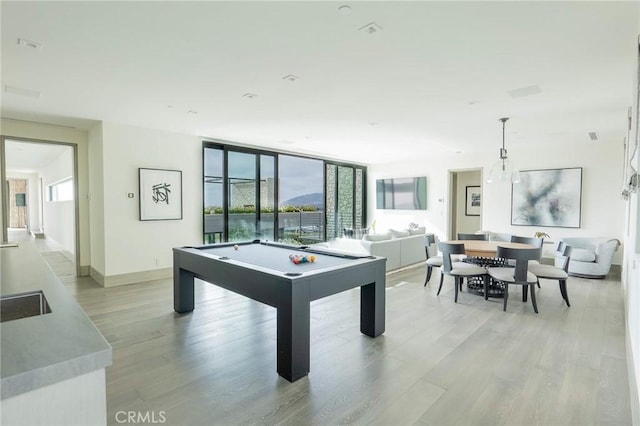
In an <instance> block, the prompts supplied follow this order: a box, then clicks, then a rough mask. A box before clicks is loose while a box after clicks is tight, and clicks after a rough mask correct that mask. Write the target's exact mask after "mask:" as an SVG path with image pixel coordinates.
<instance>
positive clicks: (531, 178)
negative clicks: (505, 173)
mask: <svg viewBox="0 0 640 426" xmlns="http://www.w3.org/2000/svg"><path fill="white" fill-rule="evenodd" d="M581 203H582V167H575V168H570V169H546V170H527V171H520V183H517V184H513V185H512V186H511V224H512V225H529V226H555V227H561V228H580V212H581Z"/></svg>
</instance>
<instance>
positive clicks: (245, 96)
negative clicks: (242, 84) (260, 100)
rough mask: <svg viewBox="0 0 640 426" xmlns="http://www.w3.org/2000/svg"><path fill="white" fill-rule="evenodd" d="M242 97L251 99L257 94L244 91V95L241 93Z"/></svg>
mask: <svg viewBox="0 0 640 426" xmlns="http://www.w3.org/2000/svg"><path fill="white" fill-rule="evenodd" d="M242 97H243V98H249V99H253V98H256V97H258V95H256V94H254V93H245V94H244V95H242Z"/></svg>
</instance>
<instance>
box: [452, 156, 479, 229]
mask: <svg viewBox="0 0 640 426" xmlns="http://www.w3.org/2000/svg"><path fill="white" fill-rule="evenodd" d="M482 206H483V203H482V169H481V168H478V169H465V170H449V230H448V232H449V235H448V238H449V239H456V237H457V234H458V233H460V232H462V233H466V234H474V233H475V232H476V231H480V230H482Z"/></svg>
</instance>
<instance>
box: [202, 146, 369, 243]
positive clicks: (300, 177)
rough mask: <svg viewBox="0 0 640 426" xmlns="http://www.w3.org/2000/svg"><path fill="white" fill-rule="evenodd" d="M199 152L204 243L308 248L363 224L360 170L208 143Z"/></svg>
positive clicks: (309, 159)
mask: <svg viewBox="0 0 640 426" xmlns="http://www.w3.org/2000/svg"><path fill="white" fill-rule="evenodd" d="M203 152H204V153H203V162H204V167H203V170H204V186H203V191H204V196H203V199H204V221H203V222H204V242H205V243H217V242H223V241H246V240H252V239H263V240H270V241H274V240H275V241H282V242H287V243H291V244H312V243H315V242H319V241H324V240H325V239H328V238H333V237H336V236H342V235H343V228H349V229H353V228H360V227H361V226H362V224H363V223H364V221H365V217H364V215H365V211H364V207H363V206H364V195H363V193H362V191H363V188H364V168H363V167H356V166H351V165H333V164H328V163H327V162H326V161H324V160H320V159H315V158H308V157H301V156H294V155H287V154H280V153H277V152H270V151H260V150H251V149H244V148H239V147H234V146H231V145H223V144H217V143H211V142H205V143H204V149H203ZM332 174H333V175H332ZM331 176H333V177H331Z"/></svg>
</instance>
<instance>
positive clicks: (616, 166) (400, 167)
mask: <svg viewBox="0 0 640 426" xmlns="http://www.w3.org/2000/svg"><path fill="white" fill-rule="evenodd" d="M618 145H620V146H618ZM545 149H546V151H544V150H545ZM543 152H547V154H543ZM550 152H552V153H553V155H550V154H549V153H550ZM622 152H623V151H622V138H621V140H620V142H619V143H617V142H612V143H609V144H607V143H604V142H598V143H585V144H583V145H575V146H573V147H569V148H567V147H564V148H559V147H546V148H540V147H536V148H517V149H515V148H512V149H511V150H510V151H509V153H510V157H509V158H510V159H511V160H512V161H513V162H514V163H515V164H516V165H517V166H518V167H519V168H520V169H521V170H535V169H547V168H566V167H582V168H583V184H582V226H581V227H580V228H576V229H572V228H555V227H553V228H552V227H531V226H511V184H510V183H508V184H505V183H493V184H490V185H489V184H486V183H485V182H483V183H482V195H483V205H482V223H481V229H484V230H489V231H493V232H503V233H511V234H517V235H531V236H533V233H534V232H535V231H544V232H546V233H547V234H549V235H550V236H551V240H552V241H557V240H558V239H559V238H562V237H569V236H579V235H584V236H606V237H611V238H618V239H619V240H621V241H622V239H623V238H622V237H623V229H624V217H625V203H624V201H623V200H622V199H621V197H620V179H621V172H620V167H621V164H622ZM494 154H495V153H494V152H493V151H491V152H485V153H478V152H476V153H469V154H458V155H455V156H450V157H443V158H433V159H421V160H416V161H413V162H403V163H401V164H385V165H374V166H371V167H369V169H368V179H369V182H368V188H367V190H368V193H369V194H375V191H374V190H375V180H376V179H379V178H381V177H402V176H412V175H415V176H427V188H428V189H427V210H426V211H424V212H417V211H416V212H411V213H405V212H402V213H395V212H394V211H388V210H387V211H384V212H383V211H381V210H376V209H375V200H374V199H370V200H369V202H368V205H367V217H368V218H369V221H371V220H373V219H374V218H378V217H384V221H385V222H389V223H396V222H399V223H405V222H406V218H407V217H411V218H412V219H414V220H415V221H416V222H418V223H421V224H425V225H426V226H427V229H429V230H431V231H433V232H434V233H436V234H437V235H438V237H439V238H441V239H447V238H448V235H447V229H448V216H449V214H448V209H449V207H448V206H449V200H448V174H449V170H464V169H473V168H484V171H485V173H484V175H486V173H487V172H488V170H489V168H490V167H491V164H492V163H493V162H494V161H495V160H496V159H495V158H494V157H495V156H494ZM462 208H463V209H464V204H463V205H462ZM622 252H623V251H622V250H621V249H619V250H618V252H616V255H615V257H614V263H616V264H620V263H621V262H622Z"/></svg>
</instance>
